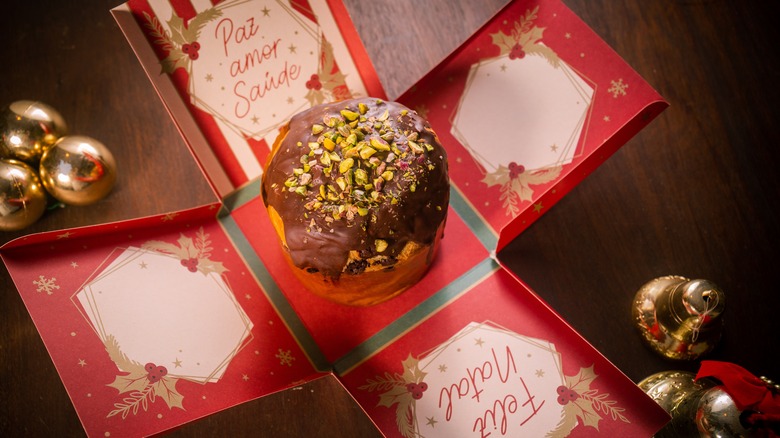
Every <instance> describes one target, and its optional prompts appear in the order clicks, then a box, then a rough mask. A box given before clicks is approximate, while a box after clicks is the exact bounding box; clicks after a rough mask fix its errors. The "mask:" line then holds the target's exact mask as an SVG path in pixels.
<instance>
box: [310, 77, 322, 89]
mask: <svg viewBox="0 0 780 438" xmlns="http://www.w3.org/2000/svg"><path fill="white" fill-rule="evenodd" d="M306 88H307V89H309V90H320V89H322V82H320V77H319V76H318V75H317V74H316V73H315V74H313V75H311V79H309V80H308V81H306Z"/></svg>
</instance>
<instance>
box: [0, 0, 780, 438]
mask: <svg viewBox="0 0 780 438" xmlns="http://www.w3.org/2000/svg"><path fill="white" fill-rule="evenodd" d="M344 1H345V4H346V5H347V7H348V9H349V11H350V13H351V15H352V19H353V21H354V22H355V26H356V28H357V29H358V31H359V32H360V34H361V36H362V38H363V40H364V44H365V46H366V48H367V50H368V52H369V55H370V57H371V59H372V60H373V62H374V66H375V68H376V70H377V72H378V73H379V76H380V79H381V80H382V81H383V83H384V85H385V87H386V89H387V90H388V95H390V96H397V95H398V94H400V93H401V92H403V91H404V90H405V89H406V88H407V87H409V86H410V85H412V84H413V83H414V82H415V81H416V80H417V79H419V77H420V76H422V75H423V74H424V73H425V72H426V71H427V70H428V69H430V68H431V67H433V66H434V65H435V64H436V63H437V62H438V61H439V60H441V59H442V58H443V57H444V56H446V55H447V54H448V53H449V51H451V50H452V49H454V48H455V47H457V45H458V44H460V43H461V42H462V41H464V40H465V39H466V38H468V36H469V35H471V33H472V32H473V31H474V30H476V29H477V28H478V27H479V25H480V24H482V23H483V22H484V21H485V20H487V19H488V18H489V17H490V16H492V15H493V14H494V13H495V12H496V11H497V10H498V9H499V8H500V7H501V5H502V4H503V3H504V1H503V0H502V1H499V0H491V1H487V0H485V1H471V0H461V1H448V0H418V1H412V0H395V1H392V2H385V1H378V0H370V1H360V0H344ZM119 3H120V1H119V0H113V1H104V0H88V1H81V2H78V3H75V4H74V3H72V2H62V1H54V0H40V1H28V0H10V1H7V2H4V3H3V9H4V11H3V13H2V14H0V35H1V36H2V38H0V54H2V56H1V57H0V59H2V66H0V104H2V105H5V104H7V103H10V102H12V101H14V100H20V99H30V100H40V101H43V102H46V103H48V104H50V105H52V106H53V107H55V108H57V109H58V110H59V111H60V112H61V113H62V114H63V116H65V118H66V120H67V121H68V122H69V126H70V130H71V132H72V133H78V134H82V135H88V136H91V137H94V138H97V139H100V140H101V141H102V142H103V143H104V144H106V145H107V146H108V147H109V148H110V149H111V150H112V152H113V153H114V155H115V156H116V159H117V162H118V163H119V180H118V184H117V186H116V189H115V191H114V192H113V193H112V194H111V195H110V196H109V197H107V198H106V199H104V200H103V201H101V202H99V203H98V204H95V205H92V206H88V207H67V208H58V209H55V210H52V211H49V212H47V213H46V215H45V216H44V217H43V218H42V219H41V220H40V221H38V222H37V223H35V224H34V225H32V226H30V227H29V228H27V229H25V230H23V231H22V232H14V233H0V243H3V242H6V241H8V240H10V239H12V238H14V237H17V236H19V235H22V234H26V233H30V232H37V231H43V230H53V229H63V228H69V227H74V226H83V225H90V224H96V223H102V222H109V221H115V220H121V219H127V218H133V217H140V216H146V215H150V214H156V213H164V212H169V211H174V210H179V209H183V208H187V207H193V206H197V205H201V204H204V203H206V202H210V201H213V200H214V199H215V198H214V195H213V194H212V193H211V191H210V189H209V187H208V186H207V184H206V183H205V181H204V180H203V178H202V177H201V174H200V170H199V169H198V167H197V165H196V163H195V161H194V159H193V158H192V157H191V156H190V155H189V153H188V152H187V150H186V147H185V145H184V142H183V141H182V139H181V137H180V136H179V134H178V132H177V130H176V128H175V126H174V124H173V123H172V121H171V120H170V118H169V117H168V115H167V113H166V112H165V109H164V107H163V105H162V104H161V102H160V100H159V99H158V97H157V95H156V94H155V92H154V90H153V88H152V87H151V85H150V83H149V81H148V79H147V78H146V76H145V75H144V73H143V71H142V69H141V67H140V65H139V63H138V61H137V60H136V58H135V56H134V55H133V52H132V50H131V49H130V47H129V46H128V44H127V43H126V42H125V40H124V37H123V36H122V34H121V32H120V31H119V29H118V27H117V26H116V24H115V23H114V21H113V19H112V17H111V15H110V14H109V9H110V8H111V7H113V6H115V5H117V4H119ZM564 3H566V4H567V5H568V6H569V7H570V8H571V9H573V10H574V11H575V12H576V13H577V14H578V15H579V16H580V17H581V18H582V19H583V20H584V21H585V22H586V23H587V24H588V25H590V26H591V27H592V28H593V29H594V30H595V31H596V33H598V34H599V35H600V36H601V37H602V38H603V39H605V40H606V41H607V42H608V43H609V44H610V45H611V46H612V47H613V48H614V49H615V50H616V51H617V53H618V54H620V55H621V56H622V57H624V58H625V59H626V60H627V61H628V62H629V64H631V65H632V66H633V67H634V68H635V69H636V70H637V71H638V72H639V73H640V74H641V75H643V76H644V77H645V78H646V79H647V81H648V82H649V83H650V84H651V85H652V86H653V87H655V88H656V89H657V90H658V91H659V92H660V93H661V94H662V95H663V96H664V97H665V98H666V99H667V100H668V101H669V102H670V103H671V107H670V108H669V109H668V110H666V111H665V112H664V113H663V114H662V115H661V116H660V117H659V118H658V119H656V120H655V121H653V122H652V123H651V124H650V125H649V126H648V127H647V128H646V129H645V130H644V131H642V132H641V133H640V134H639V135H637V136H636V137H635V138H634V139H632V140H631V141H629V142H628V143H627V144H626V145H625V146H624V147H623V148H622V149H621V150H620V151H618V152H617V153H616V154H615V155H614V156H612V157H611V158H610V159H608V160H607V162H606V163H605V164H604V165H602V166H601V167H600V168H599V169H597V170H596V171H595V172H594V173H593V174H592V175H591V176H589V177H588V178H587V179H586V180H585V181H584V182H583V183H582V184H580V185H579V186H577V187H576V188H575V189H574V190H573V191H572V192H571V193H570V194H569V195H568V196H566V197H565V198H564V199H563V200H562V201H561V202H560V203H558V204H557V205H556V206H554V207H553V208H552V209H551V210H550V211H549V212H548V213H547V214H546V215H545V216H544V217H543V218H542V219H541V220H539V221H538V222H537V223H536V224H534V225H533V226H531V227H530V228H529V229H528V230H527V231H526V232H524V233H523V234H522V235H521V236H520V237H518V238H517V239H516V240H515V241H514V242H513V243H511V244H510V245H509V246H508V247H507V248H506V249H505V250H504V252H503V254H502V257H504V258H505V259H506V260H507V262H508V263H509V265H510V267H511V268H512V269H513V270H515V271H516V272H517V273H518V274H519V275H520V277H521V278H522V279H524V281H526V282H527V283H528V284H529V285H530V286H531V287H532V288H533V289H534V290H535V291H536V292H537V293H538V294H539V295H540V296H541V297H542V298H543V299H545V300H546V301H547V302H548V303H549V304H550V306H551V307H552V308H553V309H555V310H556V311H557V312H559V313H560V314H561V315H562V316H563V317H564V318H565V319H566V320H568V321H569V323H570V324H571V325H572V326H573V327H574V328H575V329H576V330H578V331H579V332H580V333H581V334H582V335H583V337H584V338H585V339H587V340H588V341H589V342H590V343H591V344H593V345H594V346H595V347H596V348H597V349H598V350H599V351H601V352H602V353H603V354H604V355H605V356H606V357H607V358H608V359H610V360H611V361H612V362H614V363H615V365H616V366H617V367H618V368H620V369H621V370H622V371H623V372H624V373H625V374H626V375H628V376H629V377H630V378H631V379H633V380H634V381H636V382H638V381H639V380H641V379H642V378H644V377H646V376H648V375H650V374H652V373H655V372H657V371H663V370H670V369H686V370H692V371H694V370H696V369H697V368H698V363H696V362H683V363H678V362H669V361H666V360H664V359H662V358H660V357H659V356H657V355H656V354H655V353H653V352H651V351H650V350H649V349H648V348H646V347H645V346H644V345H643V344H642V342H641V341H640V338H639V336H638V334H637V333H636V332H634V330H633V327H632V324H631V314H630V307H631V301H632V298H633V296H634V293H635V292H636V291H637V289H638V288H639V287H640V286H641V285H642V284H643V283H645V282H646V281H649V280H651V279H652V278H655V277H657V276H661V275H669V274H676V275H683V276H687V277H691V278H706V279H709V280H712V281H714V282H715V283H716V284H718V285H719V286H720V287H721V288H722V289H723V290H724V291H725V294H726V300H727V304H726V314H725V319H726V328H725V333H724V338H723V340H722V341H721V343H720V344H719V345H718V348H717V349H716V350H715V351H714V352H713V353H712V354H711V355H710V356H709V358H710V359H715V360H725V361H731V362H735V363H738V364H740V365H742V366H744V367H745V368H747V369H748V370H749V371H752V372H753V373H754V374H756V375H765V376H767V377H769V378H772V379H773V380H775V381H778V380H780V372H778V368H777V365H776V362H775V361H774V360H770V357H773V356H774V354H773V353H776V351H777V350H778V346H779V345H778V335H777V332H778V324H777V320H775V318H777V317H778V312H780V293H778V292H777V289H778V287H777V285H776V284H775V283H773V282H774V281H775V276H774V274H775V273H777V262H778V259H780V251H779V250H778V243H780V240H778V228H780V227H779V225H780V221H779V220H778V216H777V211H778V209H779V208H780V205H779V204H780V202H779V201H780V197H779V196H778V195H779V194H780V193H779V192H780V190H778V189H780V185H779V184H778V177H777V176H776V175H777V170H776V167H775V166H777V165H778V163H780V162H779V161H778V157H779V156H780V153H778V148H780V135H778V132H779V131H778V126H777V125H778V122H777V113H778V111H777V110H776V107H777V104H778V101H779V100H780V93H779V92H778V89H779V87H778V80H780V73H778V72H779V70H778V65H780V63H778V61H779V59H778V57H779V56H778V53H779V52H780V51H778V50H777V48H776V45H777V42H778V41H780V39H779V38H778V36H779V35H778V31H777V26H776V24H775V23H774V22H772V21H773V18H772V17H771V14H770V13H769V12H770V11H769V10H765V9H764V8H766V7H768V6H766V4H764V3H760V2H734V1H728V0H687V1H683V0H656V1H640V0H564ZM83 434H84V432H83V430H82V428H81V425H80V423H79V421H78V418H77V416H76V414H75V411H74V409H73V407H72V405H71V402H70V400H69V398H68V395H67V393H66V392H65V389H64V387H63V385H62V383H61V381H60V380H59V377H58V375H57V372H56V370H55V368H54V366H53V364H52V362H51V359H50V358H49V356H48V354H47V352H46V349H45V348H44V346H43V343H42V342H41V339H40V337H39V336H38V333H37V332H36V329H35V326H34V325H33V323H32V321H31V319H30V317H29V315H28V313H27V311H26V309H25V307H24V304H23V302H22V300H21V298H20V297H19V294H18V293H17V291H16V289H15V287H14V285H13V283H12V281H11V279H10V277H9V275H8V273H7V271H6V270H5V267H2V268H0V436H8V437H11V436H82V435H83ZM379 435H380V434H379V432H378V431H377V430H376V428H375V427H374V426H373V424H372V423H371V421H370V420H369V419H368V418H367V417H366V416H365V415H364V414H363V413H362V411H361V410H360V408H359V407H358V406H357V405H356V404H355V402H354V400H352V398H351V397H350V396H349V394H348V393H346V391H344V389H343V388H342V387H341V386H340V385H339V384H338V382H337V381H336V380H335V379H333V378H324V379H320V380H316V381H314V382H311V383H309V384H306V385H302V386H300V387H297V388H294V389H291V390H287V391H283V392H280V393H277V394H274V395H270V396H268V397H264V398H262V399H259V400H256V401H253V402H249V403H245V404H243V405H241V406H239V407H236V408H232V409H229V410H227V411H225V412H221V413H218V414H215V415H212V416H210V417H207V418H205V419H203V420H199V421H196V422H194V423H191V424H188V425H186V426H184V427H183V428H181V429H179V430H177V431H173V432H172V433H171V436H188V437H189V436H274V437H288V436H289V437H304V436H306V437H308V436H317V437H330V436H333V437H344V436H346V437H370V436H379Z"/></svg>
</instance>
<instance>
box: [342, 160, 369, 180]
mask: <svg viewBox="0 0 780 438" xmlns="http://www.w3.org/2000/svg"><path fill="white" fill-rule="evenodd" d="M342 163H343V161H342ZM367 182H368V174H367V173H366V171H365V170H363V169H355V184H357V185H365V184H366V183H367Z"/></svg>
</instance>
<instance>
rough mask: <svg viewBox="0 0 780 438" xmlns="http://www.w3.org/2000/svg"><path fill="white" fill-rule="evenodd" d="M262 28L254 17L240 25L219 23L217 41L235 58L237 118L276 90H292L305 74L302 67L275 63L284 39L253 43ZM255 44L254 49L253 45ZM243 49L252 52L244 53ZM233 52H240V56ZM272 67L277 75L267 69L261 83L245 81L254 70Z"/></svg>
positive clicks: (232, 70)
mask: <svg viewBox="0 0 780 438" xmlns="http://www.w3.org/2000/svg"><path fill="white" fill-rule="evenodd" d="M259 31H260V26H259V25H258V24H257V23H256V22H255V19H254V17H250V18H247V19H246V20H245V21H244V22H243V23H241V24H239V25H236V24H235V23H234V22H233V19H231V18H223V19H222V20H220V21H219V22H218V23H217V27H216V29H215V31H214V38H216V39H218V40H219V41H220V42H221V43H222V48H223V52H224V55H225V58H227V59H231V57H232V61H230V64H229V68H230V77H231V78H234V79H238V80H237V81H236V82H235V84H234V85H233V95H234V96H235V97H236V98H237V99H238V100H237V101H236V104H235V106H234V113H235V116H236V117H238V118H239V119H241V118H244V117H246V116H247V115H248V114H249V111H250V108H251V106H252V103H253V102H256V101H258V100H260V99H262V98H263V97H265V96H266V95H267V93H268V92H270V91H272V90H277V89H279V88H282V87H287V88H289V87H290V86H291V85H292V82H293V81H295V80H296V79H298V77H300V75H301V66H300V64H295V63H291V62H290V61H289V60H284V63H283V64H281V65H280V64H279V62H275V61H277V60H278V59H279V52H278V48H279V44H280V43H281V41H282V39H281V38H276V39H274V40H273V41H272V42H270V43H264V44H262V45H255V42H254V41H253V40H255V39H256V37H257V36H258V35H259V34H258V32H259ZM253 45H254V46H253ZM243 47H248V48H250V49H251V50H248V51H246V50H245V51H241V49H242V48H243ZM231 51H234V52H239V54H238V55H236V54H234V53H231ZM268 64H271V68H273V67H277V68H276V70H275V71H274V72H271V71H270V68H269V69H266V70H265V75H262V74H261V75H260V80H259V81H256V82H254V83H250V84H247V82H246V81H245V80H244V79H241V77H242V75H243V74H244V73H247V72H249V71H251V70H252V69H254V68H256V67H257V68H260V67H263V66H267V65H268Z"/></svg>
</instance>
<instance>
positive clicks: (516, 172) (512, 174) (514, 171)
mask: <svg viewBox="0 0 780 438" xmlns="http://www.w3.org/2000/svg"><path fill="white" fill-rule="evenodd" d="M508 167H509V178H510V179H515V178H517V177H518V176H520V174H521V173H523V172H525V166H523V165H521V164H517V163H515V162H514V161H512V162H511V163H509V166H508Z"/></svg>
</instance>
